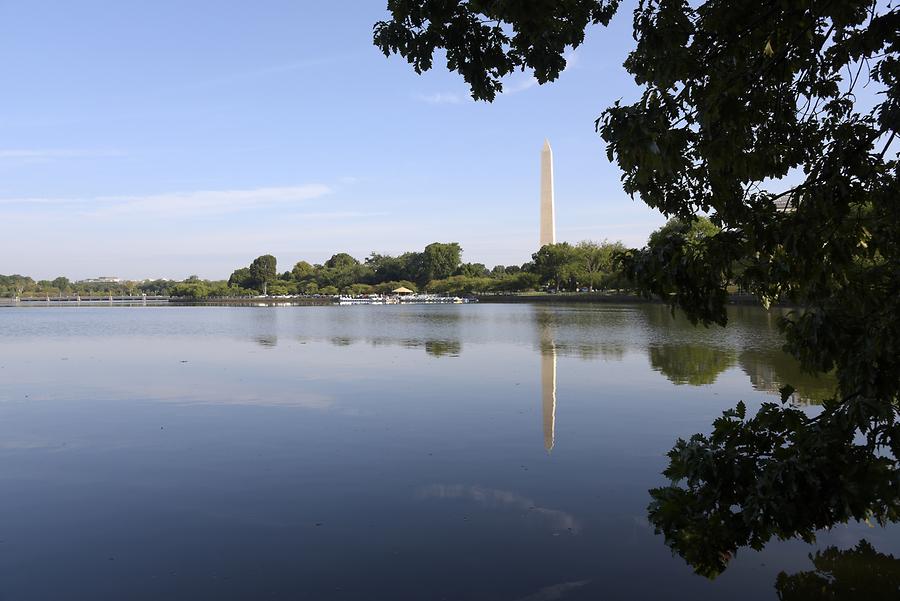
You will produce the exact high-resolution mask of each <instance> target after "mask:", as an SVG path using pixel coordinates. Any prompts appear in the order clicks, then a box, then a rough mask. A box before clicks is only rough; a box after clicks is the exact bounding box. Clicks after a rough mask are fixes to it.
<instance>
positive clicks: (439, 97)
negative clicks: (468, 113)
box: [415, 92, 466, 104]
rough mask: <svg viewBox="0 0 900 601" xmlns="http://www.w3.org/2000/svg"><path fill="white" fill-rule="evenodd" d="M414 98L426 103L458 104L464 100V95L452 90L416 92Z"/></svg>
mask: <svg viewBox="0 0 900 601" xmlns="http://www.w3.org/2000/svg"><path fill="white" fill-rule="evenodd" d="M415 99H416V100H419V101H421V102H427V103H428V104H460V103H461V102H463V101H465V100H466V96H463V95H462V94H456V93H454V92H435V93H434V94H416V96H415Z"/></svg>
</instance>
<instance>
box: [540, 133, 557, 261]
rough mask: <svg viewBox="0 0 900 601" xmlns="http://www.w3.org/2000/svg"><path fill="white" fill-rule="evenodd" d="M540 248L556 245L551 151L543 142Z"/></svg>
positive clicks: (548, 144)
mask: <svg viewBox="0 0 900 601" xmlns="http://www.w3.org/2000/svg"><path fill="white" fill-rule="evenodd" d="M540 242H541V246H544V245H546V244H556V211H555V210H554V207H553V150H552V149H551V148H550V140H544V148H543V150H541V240H540Z"/></svg>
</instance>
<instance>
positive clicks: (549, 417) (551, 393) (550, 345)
mask: <svg viewBox="0 0 900 601" xmlns="http://www.w3.org/2000/svg"><path fill="white" fill-rule="evenodd" d="M541 415H542V417H543V423H544V449H546V450H547V452H548V453H549V452H550V451H552V450H553V445H554V443H555V442H556V341H555V340H554V339H553V326H552V325H551V324H550V323H547V322H546V321H545V322H544V323H543V324H542V325H541Z"/></svg>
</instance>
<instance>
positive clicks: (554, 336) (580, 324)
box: [532, 305, 631, 361]
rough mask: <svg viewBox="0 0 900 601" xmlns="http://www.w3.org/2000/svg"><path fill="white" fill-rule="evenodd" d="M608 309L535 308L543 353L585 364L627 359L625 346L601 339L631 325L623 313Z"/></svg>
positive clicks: (538, 340)
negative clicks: (586, 362)
mask: <svg viewBox="0 0 900 601" xmlns="http://www.w3.org/2000/svg"><path fill="white" fill-rule="evenodd" d="M604 309H605V310H603V311H597V310H596V308H593V307H588V308H587V309H586V308H584V307H580V308H579V307H547V306H543V305H535V306H534V308H533V310H534V312H533V314H532V317H533V319H534V322H535V325H536V326H537V333H538V338H537V346H538V349H539V350H540V352H541V353H550V352H552V353H554V354H556V355H559V356H565V357H578V358H580V359H584V360H591V359H598V358H600V359H604V360H607V361H620V360H621V359H622V358H623V357H624V356H625V350H626V347H625V345H624V344H623V343H622V342H621V341H619V340H609V339H607V340H604V339H603V338H601V337H602V336H608V335H609V334H610V332H611V331H621V330H622V329H627V328H629V327H631V322H630V320H629V318H628V317H625V315H624V314H623V313H622V312H617V311H610V310H609V309H608V308H604Z"/></svg>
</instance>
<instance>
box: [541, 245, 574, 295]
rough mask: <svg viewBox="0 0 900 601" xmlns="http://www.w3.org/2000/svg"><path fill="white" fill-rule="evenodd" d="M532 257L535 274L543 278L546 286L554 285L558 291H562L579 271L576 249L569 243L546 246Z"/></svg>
mask: <svg viewBox="0 0 900 601" xmlns="http://www.w3.org/2000/svg"><path fill="white" fill-rule="evenodd" d="M531 257H532V259H534V268H533V270H534V273H536V274H538V275H539V276H540V277H541V281H542V282H543V283H544V284H549V285H552V286H553V287H554V289H556V290H562V289H563V285H564V284H565V283H568V282H569V280H571V279H572V277H573V276H574V274H575V272H576V269H577V264H576V258H577V257H576V254H575V249H574V248H572V245H571V244H569V243H568V242H559V243H557V244H545V245H544V246H542V247H541V249H540V250H539V251H537V252H536V253H534V254H533V255H531Z"/></svg>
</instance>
